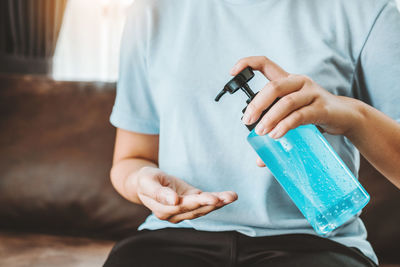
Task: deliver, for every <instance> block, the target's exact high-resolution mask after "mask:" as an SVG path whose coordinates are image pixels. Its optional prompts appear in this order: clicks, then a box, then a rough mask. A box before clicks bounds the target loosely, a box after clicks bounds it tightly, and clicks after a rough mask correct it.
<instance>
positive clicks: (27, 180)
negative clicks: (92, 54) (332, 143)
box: [0, 74, 400, 267]
mask: <svg viewBox="0 0 400 267" xmlns="http://www.w3.org/2000/svg"><path fill="white" fill-rule="evenodd" d="M114 96H115V84H111V83H84V82H57V81H52V80H50V79H48V78H46V77H38V76H17V75H5V74H1V75H0V130H1V131H0V151H1V153H0V266H15V267H18V266H59V267H64V266H85V267H91V266H101V264H102V263H103V261H104V260H105V258H106V257H107V253H108V252H109V250H110V249H111V247H112V245H113V244H114V242H115V240H118V239H120V238H122V237H124V236H128V235H132V234H135V231H136V228H137V226H138V225H139V224H140V223H141V222H142V221H143V220H144V218H145V217H146V216H147V214H148V213H149V212H148V211H147V210H146V209H145V208H143V207H140V206H137V205H135V204H132V203H129V202H128V201H126V200H124V199H123V198H121V197H120V196H119V195H118V194H117V193H116V192H115V191H114V189H113V188H112V186H111V183H110V181H109V170H110V167H111V158H112V149H113V139H114V132H115V130H114V128H113V127H112V126H111V125H110V124H109V123H108V117H109V114H110V112H111V108H112V104H113V101H114ZM360 177H361V181H362V183H363V184H364V185H365V187H366V188H367V190H368V191H369V193H370V194H371V196H372V200H371V202H370V203H369V204H368V206H367V208H366V209H365V210H364V212H363V215H362V217H363V219H364V221H365V224H366V226H367V229H368V230H369V240H370V241H371V243H372V244H373V245H374V248H375V250H376V252H377V254H378V257H379V258H380V261H381V263H384V264H382V265H381V266H400V247H399V241H400V229H399V226H400V213H399V212H398V210H399V207H400V190H397V189H395V187H394V186H393V185H391V184H390V183H389V182H387V181H386V179H384V178H383V177H381V176H380V175H379V174H378V173H377V172H376V171H374V170H373V169H372V168H371V167H370V166H369V165H368V164H366V163H365V161H363V162H362V170H361V173H360ZM386 264H389V265H386ZM390 264H393V265H390ZM396 264H399V265H396Z"/></svg>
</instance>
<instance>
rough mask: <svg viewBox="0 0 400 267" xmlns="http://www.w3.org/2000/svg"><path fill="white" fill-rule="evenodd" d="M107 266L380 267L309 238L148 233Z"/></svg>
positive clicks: (122, 245)
mask: <svg viewBox="0 0 400 267" xmlns="http://www.w3.org/2000/svg"><path fill="white" fill-rule="evenodd" d="M104 266H105V267H111V266H113V267H122V266H124V267H125V266H126V267H128V266H129V267H144V266H147V267H153V266H157V267H163V266H173V267H181V266H184V267H197V266H202V267H205V266H218V267H228V266H235V267H239V266H243V267H244V266H246V267H252V266H254V267H256V266H257V267H258V266H260V267H261V266H263V267H264V266H274V267H281V266H301V267H305V266H318V267H330V266H335V267H337V266H339V267H346V266H351V267H358V266H376V265H375V263H373V262H372V261H371V260H370V259H369V258H367V257H366V256H364V254H362V253H361V252H360V251H359V250H358V249H355V248H349V247H346V246H344V245H342V244H339V243H337V242H334V241H331V240H329V239H325V238H322V237H318V236H313V235H305V234H292V235H280V236H269V237H249V236H246V235H243V234H240V233H238V232H235V231H229V232H206V231H197V230H194V229H185V228H176V229H175V228H166V229H160V230H153V231H149V230H142V231H139V232H138V233H137V234H135V235H134V236H132V237H129V238H126V239H124V240H122V241H120V242H118V243H117V244H116V245H115V246H114V248H113V249H112V251H111V252H110V255H109V256H108V259H107V261H106V263H105V264H104Z"/></svg>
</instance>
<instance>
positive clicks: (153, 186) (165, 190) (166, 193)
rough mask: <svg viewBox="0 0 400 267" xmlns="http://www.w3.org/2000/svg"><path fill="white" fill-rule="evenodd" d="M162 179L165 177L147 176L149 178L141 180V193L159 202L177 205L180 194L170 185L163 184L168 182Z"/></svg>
mask: <svg viewBox="0 0 400 267" xmlns="http://www.w3.org/2000/svg"><path fill="white" fill-rule="evenodd" d="M162 179H165V177H160V176H154V177H147V179H140V180H139V183H140V185H139V187H140V193H141V194H143V195H146V196H148V197H150V198H153V199H154V200H156V201H158V202H159V203H162V204H165V205H176V204H177V203H178V201H179V197H178V194H177V193H176V192H175V191H174V190H172V189H171V188H170V187H168V186H163V185H162V184H166V183H165V181H164V182H163V181H162Z"/></svg>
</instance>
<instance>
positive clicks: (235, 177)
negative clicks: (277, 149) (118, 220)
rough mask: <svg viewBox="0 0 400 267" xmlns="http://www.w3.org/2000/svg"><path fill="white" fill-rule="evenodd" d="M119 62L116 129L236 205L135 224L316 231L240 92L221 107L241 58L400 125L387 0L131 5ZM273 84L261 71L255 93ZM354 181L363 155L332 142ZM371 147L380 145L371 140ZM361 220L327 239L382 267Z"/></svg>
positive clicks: (398, 33) (396, 35) (395, 34)
mask: <svg viewBox="0 0 400 267" xmlns="http://www.w3.org/2000/svg"><path fill="white" fill-rule="evenodd" d="M128 17H129V18H128V20H127V23H126V27H125V31H124V37H123V41H122V50H121V59H120V62H121V63H120V78H119V82H118V86H117V97H116V102H115V106H114V109H113V112H112V115H111V118H110V120H111V122H112V124H113V125H114V126H116V127H119V128H122V129H125V130H128V131H133V132H140V133H145V134H159V135H160V139H159V140H160V143H159V167H160V169H162V170H163V171H165V172H167V173H169V174H171V175H174V176H177V177H179V178H181V179H183V180H185V181H186V182H188V183H189V184H191V185H193V186H195V187H198V188H200V189H202V190H204V191H226V190H233V191H235V192H237V193H238V196H239V199H238V200H237V201H236V202H234V203H232V204H230V205H227V206H226V207H224V208H221V209H219V210H217V211H214V212H212V213H210V214H208V215H206V216H204V217H200V218H197V219H194V220H187V221H183V222H181V223H179V224H172V223H169V222H167V221H162V220H159V219H157V218H156V217H155V216H153V215H150V216H149V217H148V218H147V220H146V221H145V222H144V223H143V224H142V225H141V226H140V227H139V230H141V229H159V228H165V227H190V228H195V229H198V230H207V231H228V230H236V231H238V232H241V233H243V234H246V235H248V236H268V235H279V234H290V233H308V234H315V232H314V231H313V229H312V228H311V226H310V224H309V223H308V222H307V221H306V219H305V218H304V217H303V215H302V214H301V213H300V211H299V210H298V209H297V208H296V206H295V205H294V204H293V202H292V201H291V200H290V198H289V197H288V195H287V194H286V193H285V191H284V190H283V189H282V187H281V186H280V185H279V184H278V182H277V181H276V180H275V179H274V177H273V176H272V175H271V174H270V172H269V171H268V169H267V168H259V167H257V165H256V163H255V161H256V157H257V156H256V153H255V151H254V150H253V149H252V148H251V147H250V145H249V144H248V143H247V141H246V137H247V135H248V133H249V132H248V130H247V128H246V127H245V126H244V125H243V123H242V122H241V120H240V118H241V116H242V113H241V110H242V108H243V107H244V106H245V105H246V103H245V100H246V99H247V98H246V97H245V95H244V94H242V93H240V92H238V93H237V94H235V95H233V96H230V97H227V98H225V99H224V100H223V101H221V102H219V103H216V102H214V98H215V96H216V94H217V93H218V92H219V91H220V90H221V89H222V87H223V86H224V85H225V83H226V82H227V81H228V80H229V79H230V78H231V77H230V75H229V70H230V69H231V67H232V66H233V65H234V64H235V63H236V62H237V60H238V59H240V58H242V57H247V56H255V55H263V56H267V57H269V58H270V59H272V60H273V61H275V62H276V63H277V64H279V65H280V66H282V67H283V68H284V69H285V70H287V71H288V72H290V73H298V74H305V75H308V76H310V77H311V78H312V79H314V80H315V81H316V82H317V83H319V84H320V85H321V86H323V87H324V88H325V89H327V90H329V91H330V92H332V93H334V94H337V95H344V96H350V97H356V98H359V99H362V100H364V101H366V102H368V103H370V104H372V105H373V106H375V107H376V108H378V109H380V110H381V111H383V112H384V113H386V114H387V115H389V116H391V117H392V118H394V119H396V120H399V121H400V108H399V103H400V15H399V12H398V10H397V9H396V6H395V3H394V2H393V1H388V0H351V1H349V0H330V1H321V0H136V2H135V3H134V4H133V6H132V8H131V9H130V11H129V16H128ZM266 82H267V80H266V79H265V78H264V77H263V76H262V75H261V74H257V76H256V78H255V79H253V80H252V81H251V84H250V85H251V87H252V88H253V89H254V90H256V91H258V90H260V89H261V88H262V87H263V86H264V85H265V83H266ZM325 136H326V138H327V139H328V141H329V142H330V143H331V144H332V146H333V147H334V149H335V150H336V151H337V153H338V154H339V155H340V156H341V157H342V159H343V160H344V161H345V162H346V164H347V165H348V166H349V168H350V170H352V171H353V173H354V174H355V175H357V173H358V169H359V153H358V151H357V150H356V149H355V147H354V146H353V145H352V144H351V143H350V142H349V141H348V140H347V139H346V138H344V137H343V136H332V135H327V134H325ZM371 145H373V142H371ZM366 235H367V234H366V230H365V227H364V225H363V223H362V222H361V220H360V219H359V218H358V217H354V218H353V219H352V220H350V221H349V222H347V223H346V224H345V225H344V226H342V227H340V228H339V229H337V230H335V231H334V232H333V233H332V234H331V235H330V236H329V238H331V239H332V240H335V241H337V242H340V243H343V244H345V245H347V246H352V247H358V248H359V249H360V250H361V251H362V252H363V253H364V254H366V255H367V256H368V257H370V258H371V259H373V260H374V261H375V262H376V261H377V259H376V256H375V254H374V252H373V249H372V248H371V246H370V244H369V243H368V242H367V241H366V240H365V239H366Z"/></svg>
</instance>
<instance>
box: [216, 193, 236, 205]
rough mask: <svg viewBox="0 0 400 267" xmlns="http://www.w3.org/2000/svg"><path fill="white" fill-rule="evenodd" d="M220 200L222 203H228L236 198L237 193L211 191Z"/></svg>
mask: <svg viewBox="0 0 400 267" xmlns="http://www.w3.org/2000/svg"><path fill="white" fill-rule="evenodd" d="M212 194H214V195H215V196H217V197H218V199H220V200H221V201H222V203H223V204H229V203H232V202H233V201H236V200H237V199H238V195H237V194H236V193H235V192H233V191H224V192H212Z"/></svg>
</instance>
